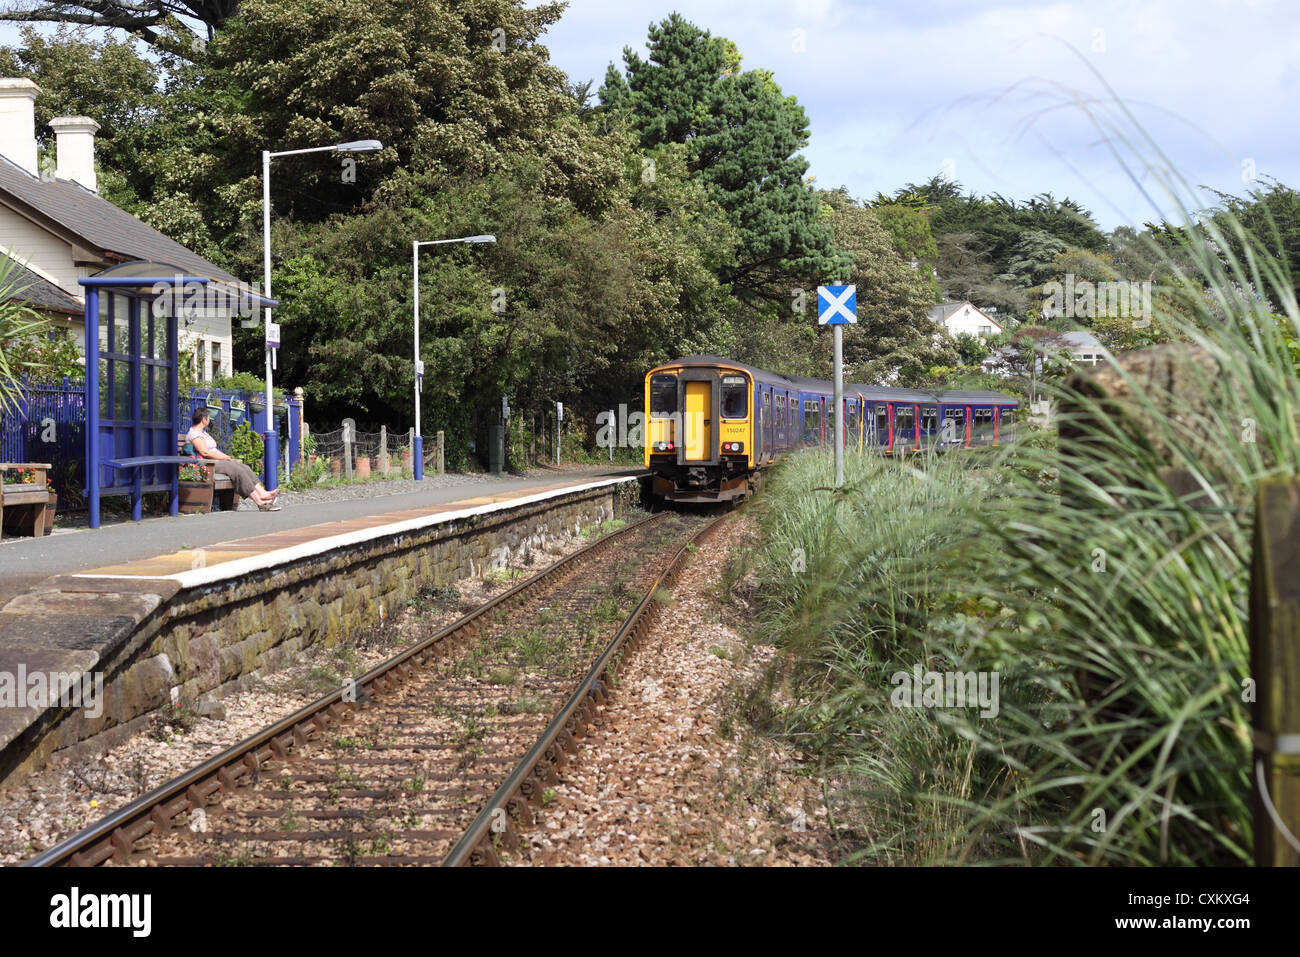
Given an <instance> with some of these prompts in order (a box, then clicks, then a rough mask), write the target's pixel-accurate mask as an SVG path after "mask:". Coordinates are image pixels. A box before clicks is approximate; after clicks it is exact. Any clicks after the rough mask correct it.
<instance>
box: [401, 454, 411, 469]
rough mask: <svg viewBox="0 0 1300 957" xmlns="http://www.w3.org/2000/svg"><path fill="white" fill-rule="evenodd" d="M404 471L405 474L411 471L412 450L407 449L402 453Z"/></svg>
mask: <svg viewBox="0 0 1300 957" xmlns="http://www.w3.org/2000/svg"><path fill="white" fill-rule="evenodd" d="M402 471H403V472H409V471H411V450H410V449H406V450H405V451H404V452H402Z"/></svg>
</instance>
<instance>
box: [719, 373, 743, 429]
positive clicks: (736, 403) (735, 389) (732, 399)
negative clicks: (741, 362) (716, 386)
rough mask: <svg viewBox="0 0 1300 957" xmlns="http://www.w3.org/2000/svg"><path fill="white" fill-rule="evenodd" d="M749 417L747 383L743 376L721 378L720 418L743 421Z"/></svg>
mask: <svg viewBox="0 0 1300 957" xmlns="http://www.w3.org/2000/svg"><path fill="white" fill-rule="evenodd" d="M748 415H749V382H748V380H747V379H746V378H745V377H744V376H743V375H724V376H723V377H722V417H723V418H724V419H743V418H745V417H746V416H748Z"/></svg>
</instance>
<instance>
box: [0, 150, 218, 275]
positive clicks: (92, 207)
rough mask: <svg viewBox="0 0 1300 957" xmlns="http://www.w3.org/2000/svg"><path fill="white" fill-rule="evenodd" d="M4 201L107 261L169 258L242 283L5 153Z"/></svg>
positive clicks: (0, 161) (0, 177) (75, 186)
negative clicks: (9, 157)
mask: <svg viewBox="0 0 1300 957" xmlns="http://www.w3.org/2000/svg"><path fill="white" fill-rule="evenodd" d="M0 203H4V204H5V205H9V206H12V207H14V208H15V209H17V210H18V211H19V212H21V213H23V214H24V215H27V216H30V217H31V218H32V219H34V220H36V221H37V222H39V223H41V224H42V225H45V226H46V228H48V229H50V231H51V232H53V233H55V234H56V235H58V234H64V235H65V238H73V237H75V238H76V239H78V240H80V241H81V243H82V244H83V245H85V246H87V247H89V248H90V249H91V250H93V251H95V252H96V253H98V254H100V255H101V256H102V258H104V259H108V260H113V259H120V260H127V259H144V260H152V261H156V262H166V263H171V264H173V265H175V266H178V267H180V268H181V269H183V270H185V271H186V272H187V273H193V274H195V275H200V276H208V277H210V278H212V279H218V280H221V281H223V282H229V283H234V282H237V280H236V279H235V277H234V276H232V275H231V274H230V273H228V272H226V271H225V270H223V269H220V268H219V267H217V266H216V265H214V264H212V263H210V262H208V261H207V260H206V259H204V258H203V257H202V256H200V255H198V254H197V253H194V252H192V251H190V250H189V249H186V248H185V247H184V246H182V245H181V244H180V243H178V242H176V241H175V240H172V239H168V238H167V237H166V236H164V235H163V234H162V233H160V232H158V230H156V229H154V228H153V227H152V226H149V225H147V224H146V223H143V222H141V221H140V220H138V219H136V218H135V217H134V216H132V215H131V214H130V213H128V212H127V211H126V210H124V209H119V208H118V207H117V206H115V205H113V204H112V203H110V202H109V201H108V200H106V199H104V198H103V197H102V196H99V195H98V194H96V193H92V192H91V191H90V190H88V189H86V188H85V187H84V186H82V185H80V184H79V183H76V182H73V181H72V180H69V179H58V178H53V177H52V178H49V179H42V178H41V177H39V176H33V175H32V174H31V173H29V172H27V171H26V170H25V169H23V168H22V167H20V166H18V165H16V164H15V163H13V162H12V161H10V160H8V159H7V158H5V157H3V156H0Z"/></svg>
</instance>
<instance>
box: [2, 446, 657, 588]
mask: <svg viewBox="0 0 1300 957" xmlns="http://www.w3.org/2000/svg"><path fill="white" fill-rule="evenodd" d="M637 474H640V470H637V469H609V470H596V471H581V472H570V473H561V472H557V473H555V474H554V475H546V476H541V477H529V478H521V477H514V476H503V477H502V478H500V479H492V480H490V481H482V480H479V481H474V482H472V483H467V484H465V485H440V486H430V487H429V488H428V489H421V490H419V491H416V492H406V493H400V494H394V495H381V496H375V497H370V498H361V499H351V500H348V501H341V502H325V503H319V502H318V503H301V504H296V505H295V504H287V503H286V504H285V505H284V506H283V507H282V508H281V509H280V511H278V512H260V511H254V510H241V511H237V512H233V513H231V512H215V513H209V514H205V515H178V516H175V517H172V516H164V517H161V518H148V519H145V520H144V521H142V522H123V523H120V524H116V525H109V526H104V527H103V528H97V529H78V530H76V531H70V532H66V533H56V534H54V535H51V536H49V537H46V538H19V539H6V540H4V542H3V543H0V606H3V605H4V604H5V603H7V602H8V601H9V600H10V599H13V598H15V597H17V596H19V595H21V594H23V593H24V592H26V591H27V590H28V589H30V588H31V587H32V586H33V585H36V584H37V583H39V582H42V581H44V580H45V579H47V578H50V577H52V576H54V575H78V574H86V573H90V572H94V573H96V574H102V575H107V576H130V577H141V578H149V577H159V576H170V575H173V574H176V573H178V572H182V571H189V570H191V569H192V568H194V566H195V564H196V558H197V557H198V555H199V553H200V552H201V553H202V558H201V563H202V564H203V565H204V566H209V567H210V566H213V565H216V564H219V563H222V562H231V561H236V560H239V559H247V558H252V557H255V556H258V555H262V554H265V553H267V552H269V551H273V550H280V549H284V548H290V547H292V546H294V545H301V544H306V543H309V542H311V541H314V540H316V539H318V538H325V537H331V536H337V535H341V534H346V533H348V532H354V531H360V530H364V529H369V528H375V527H378V526H380V525H388V524H393V523H395V522H402V521H410V520H414V519H418V518H421V517H424V516H428V515H432V514H439V513H446V512H454V511H459V510H463V509H467V508H473V507H474V506H477V505H489V504H492V503H496V502H505V501H509V500H511V499H517V498H524V497H527V496H530V495H534V494H537V493H539V492H544V491H550V490H556V489H561V488H565V487H568V486H571V485H585V484H588V483H591V482H595V481H601V480H605V479H610V478H623V477H629V476H632V475H637Z"/></svg>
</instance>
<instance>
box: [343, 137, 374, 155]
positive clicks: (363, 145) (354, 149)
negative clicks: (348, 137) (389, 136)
mask: <svg viewBox="0 0 1300 957" xmlns="http://www.w3.org/2000/svg"><path fill="white" fill-rule="evenodd" d="M383 148H384V144H383V143H381V142H379V140H354V141H353V142H351V143H339V144H338V145H337V146H335V147H334V151H335V152H336V153H375V152H378V151H379V150H382V149H383Z"/></svg>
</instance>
